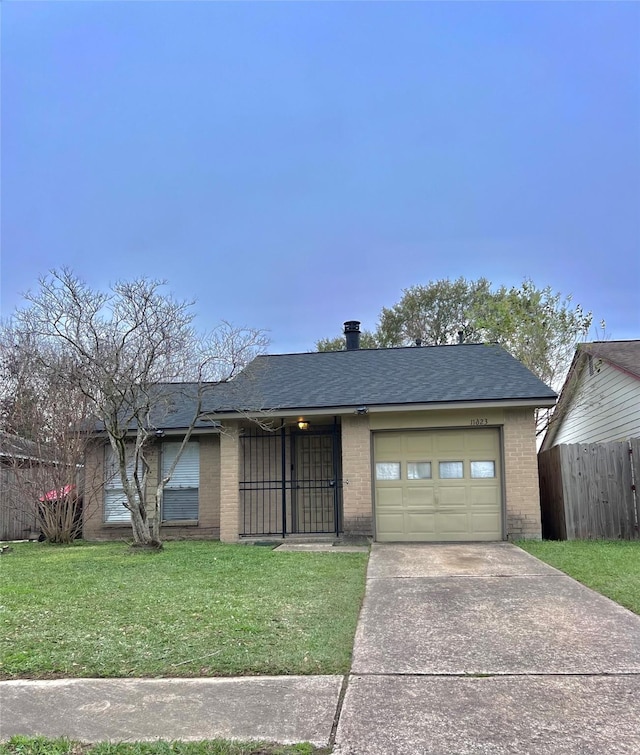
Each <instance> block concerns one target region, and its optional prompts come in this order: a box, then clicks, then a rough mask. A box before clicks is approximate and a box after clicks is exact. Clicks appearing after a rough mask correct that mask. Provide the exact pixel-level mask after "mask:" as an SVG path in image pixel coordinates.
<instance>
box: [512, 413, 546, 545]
mask: <svg viewBox="0 0 640 755" xmlns="http://www.w3.org/2000/svg"><path fill="white" fill-rule="evenodd" d="M504 477H505V488H506V490H505V498H506V509H507V537H508V539H509V540H517V539H518V538H526V539H533V540H539V539H540V537H541V532H542V530H541V523H540V491H539V487H538V462H537V455H536V431H535V421H534V411H533V409H507V410H505V421H504Z"/></svg>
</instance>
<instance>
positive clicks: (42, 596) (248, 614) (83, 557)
mask: <svg viewBox="0 0 640 755" xmlns="http://www.w3.org/2000/svg"><path fill="white" fill-rule="evenodd" d="M1 558H2V564H1V568H0V580H1V581H0V677H1V678H16V677H30V678H47V677H55V676H71V677H89V676H92V677H123V676H151V677H153V676H218V675H222V676H227V675H242V674H342V673H345V672H346V671H348V669H349V664H350V658H351V649H352V644H353V636H354V632H355V627H356V621H357V617H358V611H359V609H360V603H361V601H362V596H363V593H364V581H365V569H366V563H367V555H366V554H365V553H300V552H289V553H287V552H282V553H278V552H276V551H273V550H271V549H270V548H264V547H255V546H249V545H223V544H221V543H216V542H173V543H167V544H166V545H165V549H164V550H163V551H161V552H158V553H155V552H143V553H132V552H130V551H129V550H128V549H127V546H126V545H125V544H124V543H107V544H98V545H96V544H94V545H88V544H78V545H73V546H69V547H62V546H51V545H45V544H37V543H23V544H16V545H13V546H12V551H11V552H10V553H8V554H5V555H3V556H2V557H1Z"/></svg>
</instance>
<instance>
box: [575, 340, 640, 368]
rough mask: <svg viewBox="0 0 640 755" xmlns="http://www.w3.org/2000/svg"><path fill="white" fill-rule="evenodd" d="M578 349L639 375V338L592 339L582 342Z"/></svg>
mask: <svg viewBox="0 0 640 755" xmlns="http://www.w3.org/2000/svg"><path fill="white" fill-rule="evenodd" d="M580 349H581V350H582V351H586V352H587V353H588V354H591V355H592V356H594V357H599V358H600V359H606V360H607V361H608V362H611V363H612V364H615V365H617V366H618V367H621V368H622V369H623V370H625V371H626V372H630V373H631V374H632V375H635V376H636V377H640V340H635V341H593V342H592V343H584V344H582V345H581V346H580Z"/></svg>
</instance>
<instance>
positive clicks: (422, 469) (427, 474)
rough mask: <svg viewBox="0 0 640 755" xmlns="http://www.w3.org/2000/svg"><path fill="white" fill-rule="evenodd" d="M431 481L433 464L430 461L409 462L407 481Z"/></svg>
mask: <svg viewBox="0 0 640 755" xmlns="http://www.w3.org/2000/svg"><path fill="white" fill-rule="evenodd" d="M430 479H431V462H430V461H408V462H407V480H430Z"/></svg>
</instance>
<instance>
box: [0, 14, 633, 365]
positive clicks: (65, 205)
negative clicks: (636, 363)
mask: <svg viewBox="0 0 640 755" xmlns="http://www.w3.org/2000/svg"><path fill="white" fill-rule="evenodd" d="M1 13H2V18H1V33H2V52H1V56H2V57H1V63H2V103H1V104H2V234H1V242H2V261H1V264H2V267H1V275H2V281H1V293H2V313H3V314H4V315H6V314H8V313H10V312H11V311H12V310H13V308H14V307H15V306H16V305H17V304H19V303H20V293H21V292H23V291H25V290H26V289H28V288H30V287H33V286H34V284H35V282H36V279H37V276H38V275H39V274H42V273H45V272H46V271H47V270H49V269H51V268H54V267H60V266H62V265H69V266H71V267H72V268H73V269H74V270H75V271H76V272H77V273H78V274H79V275H80V276H82V277H83V278H85V279H86V280H87V281H88V282H89V283H91V284H92V285H94V286H96V287H102V286H106V285H107V284H108V283H109V282H110V281H114V280H116V279H118V278H132V277H135V276H138V275H148V276H152V277H159V278H166V279H167V280H168V281H169V284H170V288H171V290H172V291H173V292H174V293H175V294H176V295H177V296H179V297H183V298H195V299H196V300H197V312H198V324H199V325H200V326H201V327H203V328H207V327H211V326H213V325H215V324H216V322H218V321H219V320H220V319H223V318H224V319H227V320H230V321H231V322H233V323H235V324H237V325H249V326H254V327H259V328H265V329H268V330H269V331H270V336H271V340H272V343H271V351H273V352H286V351H305V350H308V349H312V348H313V345H314V342H315V341H316V340H317V339H318V338H321V337H324V336H333V335H335V334H337V333H338V332H339V331H340V329H341V323H342V322H343V321H344V320H347V319H359V320H362V322H363V326H364V327H368V328H373V327H374V326H375V323H376V319H377V315H378V313H379V311H380V309H381V308H382V307H383V306H390V305H392V304H393V303H394V302H396V301H397V300H398V299H399V298H400V296H401V291H402V288H404V287H407V286H411V285H414V284H418V283H423V284H424V283H427V282H428V281H429V280H430V279H437V278H445V277H447V278H455V277H458V276H460V275H462V276H465V277H467V278H478V277H480V276H485V277H487V278H489V279H490V280H491V281H493V282H494V284H496V285H497V284H502V283H504V284H506V285H512V284H518V283H519V282H520V281H521V280H522V279H523V278H524V277H525V276H528V277H531V278H532V279H533V280H534V282H535V283H536V284H537V285H539V286H543V285H547V284H549V285H551V286H553V287H554V289H556V290H559V291H561V292H562V293H564V294H569V293H571V294H573V296H574V301H575V302H579V303H581V304H582V305H583V306H584V307H585V308H586V309H591V310H593V312H594V315H595V316H596V318H597V319H600V318H604V319H605V320H606V321H607V330H608V333H609V334H610V335H611V336H612V337H614V338H640V304H639V300H640V295H639V290H640V4H638V3H622V2H602V3H598V2H589V3H581V2H570V3H557V2H554V3H546V2H538V3H527V2H511V3H484V2H469V3H463V2H446V3H436V2H424V3H400V2H388V3H387V2H376V3H373V2H372V3H368V2H352V3H346V2H345V3H328V2H327V3H324V2H319V3H314V2H298V3H291V2H289V3H278V2H271V3H252V2H234V3H213V2H162V1H159V2H94V1H90V2H58V1H57V0H50V1H49V2H28V1H23V0H5V1H4V2H3V3H2V7H1Z"/></svg>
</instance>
